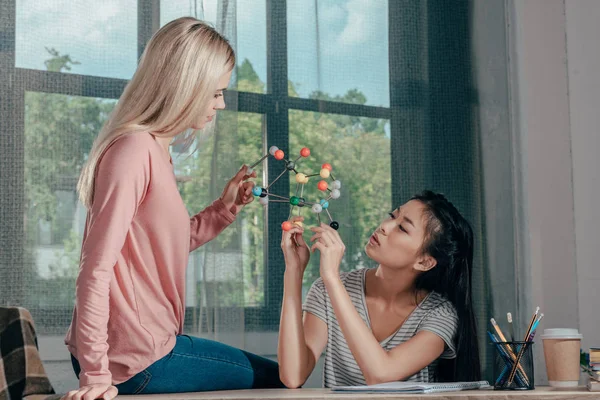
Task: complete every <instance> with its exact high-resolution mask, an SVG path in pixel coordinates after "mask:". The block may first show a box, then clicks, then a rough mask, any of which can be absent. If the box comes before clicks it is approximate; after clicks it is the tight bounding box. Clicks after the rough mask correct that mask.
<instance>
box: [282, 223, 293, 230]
mask: <svg viewBox="0 0 600 400" xmlns="http://www.w3.org/2000/svg"><path fill="white" fill-rule="evenodd" d="M281 229H283V230H284V231H286V232H287V231H289V230H290V229H292V223H291V222H290V221H285V222H284V223H283V224H281Z"/></svg>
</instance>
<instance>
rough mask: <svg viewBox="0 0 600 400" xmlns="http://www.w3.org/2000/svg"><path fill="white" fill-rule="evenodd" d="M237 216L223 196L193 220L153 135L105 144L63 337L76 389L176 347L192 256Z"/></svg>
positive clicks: (128, 372)
mask: <svg viewBox="0 0 600 400" xmlns="http://www.w3.org/2000/svg"><path fill="white" fill-rule="evenodd" d="M234 220H235V216H234V214H232V213H231V212H230V211H229V210H227V209H226V207H225V205H224V204H223V202H222V201H220V200H217V201H215V202H214V203H213V204H212V205H210V206H209V207H207V208H206V209H204V210H203V211H202V212H200V213H199V214H198V215H196V216H194V217H192V218H191V219H190V217H189V214H188V212H187V209H186V207H185V205H184V203H183V201H182V199H181V196H180V195H179V191H178V190H177V185H176V182H175V175H174V172H173V166H172V164H171V163H170V159H169V156H168V154H167V153H166V152H165V151H164V149H163V148H162V147H161V146H160V145H159V144H158V143H157V142H156V141H155V140H154V138H153V136H152V135H150V134H149V133H139V134H132V135H127V136H125V137H122V138H120V139H118V140H117V141H115V142H114V143H113V144H112V145H111V146H110V147H109V148H108V150H106V152H105V153H104V156H103V157H102V159H101V161H100V163H99V165H98V168H97V172H96V182H95V194H94V201H93V205H92V208H91V209H90V210H89V212H88V216H87V221H86V228H85V232H84V237H83V245H82V249H81V262H80V270H79V276H78V278H77V289H76V303H75V304H76V305H75V309H74V311H73V320H72V322H71V326H70V328H69V331H68V332H67V336H66V338H65V343H66V344H67V347H68V349H69V351H70V352H71V353H72V354H73V355H74V356H75V358H77V360H78V361H79V363H80V365H81V374H80V376H79V385H80V386H84V385H88V384H93V383H105V384H110V383H112V384H118V383H122V382H124V381H126V380H128V379H129V378H131V377H132V376H134V375H135V374H137V373H138V372H140V371H142V370H143V369H145V368H147V367H148V366H149V365H151V364H152V363H153V362H155V361H157V360H158V359H160V358H162V357H163V356H165V355H166V354H168V353H169V352H170V351H171V350H172V349H173V347H174V346H175V337H176V335H178V334H181V332H182V328H183V320H184V312H185V305H184V300H185V297H184V296H185V271H186V267H187V263H188V255H189V253H190V251H192V250H194V249H196V248H198V247H199V246H201V245H203V244H204V243H207V242H208V241H210V240H212V239H213V238H214V237H215V236H217V235H218V234H219V233H220V232H221V231H223V229H225V228H226V227H227V226H228V225H229V224H231V223H232V222H233V221H234Z"/></svg>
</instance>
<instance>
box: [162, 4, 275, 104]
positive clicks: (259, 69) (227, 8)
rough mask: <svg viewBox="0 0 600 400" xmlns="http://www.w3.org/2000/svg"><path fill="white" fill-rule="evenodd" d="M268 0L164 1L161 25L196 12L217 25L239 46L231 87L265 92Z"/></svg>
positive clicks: (220, 30) (194, 14) (196, 15)
mask: <svg viewBox="0 0 600 400" xmlns="http://www.w3.org/2000/svg"><path fill="white" fill-rule="evenodd" d="M265 2H266V0H237V1H235V0H234V1H231V0H230V1H223V0H192V1H190V0H169V1H161V4H160V23H161V26H162V25H165V24H166V23H168V22H169V21H172V20H174V19H176V18H179V17H183V16H194V17H196V18H199V19H201V20H204V21H207V22H209V23H210V24H212V25H213V26H214V27H216V28H217V30H218V31H219V32H221V33H222V34H223V35H224V36H225V37H226V38H227V39H228V40H229V42H230V43H231V45H232V47H233V48H234V49H235V53H236V59H237V70H236V74H234V75H233V76H232V79H231V83H230V88H232V89H235V88H237V89H238V90H240V91H244V92H254V93H265V91H266V82H267V21H266V3H265Z"/></svg>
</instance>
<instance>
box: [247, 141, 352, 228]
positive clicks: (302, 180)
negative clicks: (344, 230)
mask: <svg viewBox="0 0 600 400" xmlns="http://www.w3.org/2000/svg"><path fill="white" fill-rule="evenodd" d="M269 154H270V155H271V156H273V157H274V158H275V159H276V160H283V161H284V162H285V169H284V170H283V172H282V173H281V174H279V176H278V177H277V178H275V180H274V181H273V182H271V184H270V185H268V186H267V187H260V186H255V187H254V189H253V190H252V193H253V194H254V196H256V197H260V198H259V200H258V201H259V202H260V203H261V204H263V205H267V204H269V203H290V205H291V207H290V215H289V216H288V220H289V219H290V218H291V216H292V213H293V211H294V207H298V215H300V211H301V208H303V207H304V206H306V205H308V206H311V207H312V208H311V209H312V212H314V213H315V214H317V219H318V220H319V224H320V223H321V217H320V214H321V213H322V212H323V211H325V212H326V213H327V216H328V217H329V226H330V227H332V228H333V229H335V230H337V229H338V228H339V227H340V224H339V223H338V222H337V221H334V220H333V218H331V214H330V213H329V200H331V199H334V200H335V199H338V198H339V197H340V188H341V187H342V183H341V182H340V181H339V180H337V179H335V177H334V176H333V174H332V173H331V170H332V168H331V164H328V163H325V164H323V165H322V166H321V171H320V172H319V173H318V174H310V175H307V174H303V173H300V172H298V171H297V170H296V166H297V162H298V160H299V159H300V158H301V157H305V158H306V157H308V156H310V149H309V148H308V147H303V148H302V150H300V156H299V157H298V158H296V159H295V160H294V161H291V160H286V159H285V158H284V157H285V154H284V152H283V150H280V149H279V148H278V147H277V146H271V148H269ZM269 154H266V155H265V156H263V157H262V158H261V159H260V160H258V161H257V162H255V163H254V164H252V165H251V166H250V167H249V169H248V173H249V174H251V173H252V171H253V168H254V167H256V166H257V165H258V164H260V163H261V162H262V161H263V160H264V159H265V158H267V157H269ZM292 171H293V172H294V173H295V174H296V183H297V185H296V195H295V196H292V197H284V196H279V195H276V194H274V193H270V192H269V188H270V187H271V186H273V184H274V183H275V182H277V180H278V179H279V178H281V177H282V176H283V174H285V173H286V172H292ZM313 176H320V177H321V178H323V180H321V181H319V183H318V184H317V188H318V189H319V190H320V191H321V192H324V193H325V194H327V193H328V195H327V196H326V197H325V198H323V199H321V200H320V201H319V202H318V203H312V202H309V201H306V199H305V198H304V197H302V196H303V194H304V185H306V184H307V183H308V180H309V178H311V177H313ZM327 178H331V180H332V181H333V182H331V188H330V187H329V184H328V183H327V181H326V180H325V179H327ZM296 224H299V225H300V224H301V223H300V222H296ZM281 229H283V230H284V231H289V230H290V229H292V222H291V221H285V222H283V223H282V224H281Z"/></svg>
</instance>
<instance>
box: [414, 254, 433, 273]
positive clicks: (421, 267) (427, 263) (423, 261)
mask: <svg viewBox="0 0 600 400" xmlns="http://www.w3.org/2000/svg"><path fill="white" fill-rule="evenodd" d="M436 265H437V261H436V259H435V258H433V257H431V256H430V255H424V256H423V257H421V258H420V259H419V260H418V261H417V263H416V264H415V269H416V270H417V271H421V272H427V271H429V270H431V269H433V268H434V267H435V266H436Z"/></svg>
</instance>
